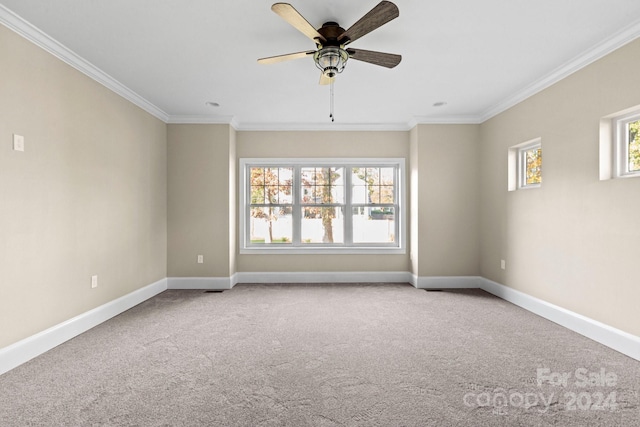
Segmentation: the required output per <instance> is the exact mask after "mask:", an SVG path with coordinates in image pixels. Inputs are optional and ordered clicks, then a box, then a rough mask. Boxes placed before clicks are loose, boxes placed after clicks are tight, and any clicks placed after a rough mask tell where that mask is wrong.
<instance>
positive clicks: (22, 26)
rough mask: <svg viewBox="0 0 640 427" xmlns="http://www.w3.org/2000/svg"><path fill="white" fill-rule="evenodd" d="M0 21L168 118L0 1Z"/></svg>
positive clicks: (129, 99) (125, 95)
mask: <svg viewBox="0 0 640 427" xmlns="http://www.w3.org/2000/svg"><path fill="white" fill-rule="evenodd" d="M0 23H1V24H3V25H4V26H5V27H7V28H9V29H10V30H12V31H14V32H16V33H17V34H19V35H20V36H22V37H24V38H25V39H27V40H29V41H30V42H32V43H33V44H35V45H36V46H38V47H40V48H42V49H44V50H45V51H47V52H49V53H50V54H52V55H53V56H55V57H56V58H58V59H60V60H61V61H63V62H65V63H66V64H68V65H70V66H72V67H73V68H75V69H76V70H78V71H80V72H81V73H83V74H85V75H87V76H88V77H90V78H92V79H93V80H95V81H96V82H98V83H100V84H101V85H103V86H105V87H106V88H107V89H110V90H111V91H113V92H115V93H116V94H118V95H120V96H121V97H123V98H124V99H126V100H127V101H129V102H131V103H133V104H134V105H137V106H138V107H140V108H142V109H143V110H144V111H146V112H147V113H149V114H151V115H152V116H154V117H156V118H158V119H160V120H162V121H163V122H165V123H166V122H167V120H168V119H169V115H168V114H167V113H165V112H164V111H162V110H161V109H160V108H158V107H156V106H155V105H153V104H152V103H151V102H149V101H147V100H146V99H144V98H143V97H141V96H140V95H138V94H137V93H135V92H134V91H132V90H131V89H129V88H128V87H126V86H124V85H123V84H122V83H120V82H118V81H117V80H116V79H114V78H113V77H111V76H110V75H108V74H107V73H105V72H104V71H102V70H100V69H99V68H98V67H96V66H95V65H93V64H91V63H90V62H89V61H87V60H85V59H83V58H82V57H81V56H80V55H78V54H76V53H75V52H73V51H72V50H70V49H69V48H67V47H66V46H64V45H62V44H61V43H59V42H58V41H56V40H54V39H53V38H51V37H49V36H48V35H47V34H45V33H44V32H42V31H41V30H39V29H38V28H36V27H35V26H33V25H32V24H30V23H29V22H27V21H25V20H24V19H22V18H21V17H20V16H18V15H16V14H15V13H13V12H12V11H10V10H9V9H7V8H6V7H5V6H3V5H2V4H0Z"/></svg>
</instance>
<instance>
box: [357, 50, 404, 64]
mask: <svg viewBox="0 0 640 427" xmlns="http://www.w3.org/2000/svg"><path fill="white" fill-rule="evenodd" d="M347 53H348V54H349V58H351V59H356V60H358V61H364V62H368V63H370V64H374V65H380V66H381V67H387V68H393V67H395V66H396V65H398V64H399V63H400V61H401V60H402V56H401V55H396V54H394V53H384V52H375V51H373V50H363V49H347Z"/></svg>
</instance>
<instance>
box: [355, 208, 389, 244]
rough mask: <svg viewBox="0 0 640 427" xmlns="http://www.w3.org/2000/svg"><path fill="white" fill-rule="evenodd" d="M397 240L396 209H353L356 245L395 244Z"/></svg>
mask: <svg viewBox="0 0 640 427" xmlns="http://www.w3.org/2000/svg"><path fill="white" fill-rule="evenodd" d="M395 239H396V236H395V209H394V208H376V207H362V208H353V242H354V243H393V242H395Z"/></svg>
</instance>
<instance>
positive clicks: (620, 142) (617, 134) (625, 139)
mask: <svg viewBox="0 0 640 427" xmlns="http://www.w3.org/2000/svg"><path fill="white" fill-rule="evenodd" d="M638 120H640V110H636V111H633V112H631V113H628V114H624V115H620V116H617V117H614V118H613V120H612V122H613V123H612V128H613V161H614V165H613V170H614V176H615V177H616V178H632V177H639V176H640V171H630V170H629V129H628V126H629V123H633V122H637V121H638Z"/></svg>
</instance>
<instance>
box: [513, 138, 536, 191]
mask: <svg viewBox="0 0 640 427" xmlns="http://www.w3.org/2000/svg"><path fill="white" fill-rule="evenodd" d="M537 148H539V149H540V150H542V138H535V139H532V140H530V141H526V142H523V143H520V144H516V145H514V146H512V147H509V153H508V158H507V162H508V174H509V176H508V182H507V189H508V191H515V190H525V189H531V188H540V187H541V186H542V184H541V183H537V184H527V154H526V153H527V151H530V150H532V149H537Z"/></svg>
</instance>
